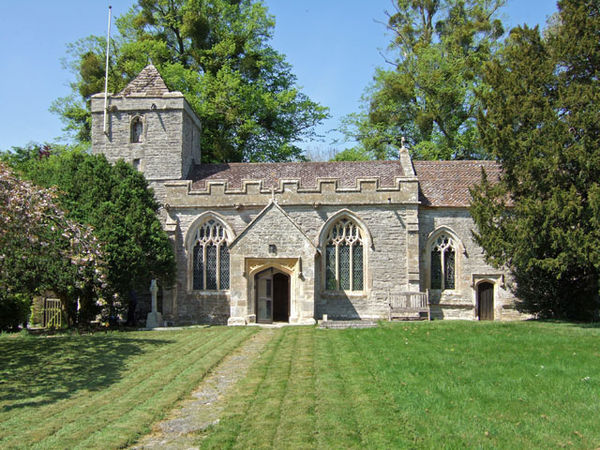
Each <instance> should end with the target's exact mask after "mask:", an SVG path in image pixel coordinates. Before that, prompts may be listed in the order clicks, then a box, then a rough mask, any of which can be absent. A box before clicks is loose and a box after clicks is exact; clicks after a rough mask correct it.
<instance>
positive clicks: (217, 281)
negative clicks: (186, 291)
mask: <svg viewBox="0 0 600 450" xmlns="http://www.w3.org/2000/svg"><path fill="white" fill-rule="evenodd" d="M192 269H193V270H192V278H193V282H192V286H193V288H194V289H196V290H203V289H207V290H220V289H229V279H230V276H229V249H228V248H227V242H226V233H225V229H224V228H223V226H222V225H221V224H220V223H219V222H217V221H216V220H214V219H210V220H208V221H206V222H205V223H203V224H202V225H201V226H200V227H199V228H198V230H197V231H196V236H195V240H194V247H193V261H192Z"/></svg>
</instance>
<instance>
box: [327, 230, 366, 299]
mask: <svg viewBox="0 0 600 450" xmlns="http://www.w3.org/2000/svg"><path fill="white" fill-rule="evenodd" d="M363 248H364V247H363V238H362V235H361V232H360V228H359V227H358V226H357V225H356V224H355V223H354V222H353V221H351V220H350V219H346V218H344V219H341V220H339V221H338V222H336V223H335V224H334V225H333V226H332V227H331V230H330V231H329V235H328V236H327V245H326V247H325V287H326V289H327V290H329V291H335V290H344V291H361V290H363V284H364V283H363V278H364V275H363V273H364V265H363V260H364V257H363Z"/></svg>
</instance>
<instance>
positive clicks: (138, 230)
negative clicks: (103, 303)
mask: <svg viewBox="0 0 600 450" xmlns="http://www.w3.org/2000/svg"><path fill="white" fill-rule="evenodd" d="M22 167H23V166H22ZM25 171H26V175H27V176H28V177H30V178H31V179H32V180H34V182H36V183H38V184H40V185H42V186H57V187H58V189H60V194H59V201H60V204H61V206H62V207H63V208H64V209H65V210H66V211H68V216H69V217H70V218H72V219H73V220H77V221H78V222H81V223H86V224H89V225H91V226H92V227H93V228H94V234H95V235H96V236H97V238H98V240H100V241H101V242H103V243H104V249H105V261H106V269H107V276H106V281H107V286H106V289H105V292H106V293H108V294H110V295H105V297H106V298H109V299H115V300H116V302H117V303H118V304H117V303H115V304H114V305H112V306H114V307H115V308H116V307H117V306H121V307H122V308H125V307H126V306H127V304H128V301H129V297H130V293H131V291H136V290H137V291H140V290H142V291H144V292H145V291H146V290H147V288H148V286H149V285H150V281H151V280H152V279H153V278H156V279H159V280H160V282H161V284H162V285H163V286H170V285H171V284H172V283H173V281H174V277H175V257H174V254H173V249H172V247H171V244H170V242H169V239H168V237H167V235H166V233H165V232H164V231H163V229H162V226H161V224H160V221H159V219H158V217H157V211H158V204H157V202H156V200H155V198H154V194H153V192H152V190H151V189H150V188H149V187H148V183H147V181H146V179H145V178H144V176H143V175H142V174H141V173H140V172H137V171H136V170H135V169H134V168H133V167H132V166H131V165H129V164H126V163H125V162H123V161H117V162H116V163H115V164H114V165H111V164H110V163H109V162H108V161H107V160H106V158H105V157H104V155H89V154H86V153H83V152H80V151H63V152H61V153H59V154H56V155H50V156H49V157H47V158H43V159H41V160H40V159H34V160H32V161H31V162H30V163H29V165H28V166H27V167H26V168H25ZM115 294H116V297H115Z"/></svg>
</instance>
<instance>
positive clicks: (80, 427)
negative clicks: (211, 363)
mask: <svg viewBox="0 0 600 450" xmlns="http://www.w3.org/2000/svg"><path fill="white" fill-rule="evenodd" d="M238 333H239V331H237V330H234V329H231V330H230V331H228V332H226V333H223V335H221V336H220V337H221V339H222V341H221V342H218V343H216V344H214V340H210V341H207V342H206V343H205V344H204V345H201V346H199V347H198V348H196V349H192V350H191V351H189V352H188V353H186V354H185V355H183V354H181V353H180V358H178V359H175V360H173V362H172V363H171V364H170V365H167V366H164V367H162V368H160V369H158V370H156V371H154V373H152V375H150V376H148V377H145V378H143V379H142V380H140V381H139V382H138V384H137V385H135V386H134V387H132V388H131V389H130V390H129V391H128V392H127V393H125V394H123V395H120V396H118V397H117V398H114V399H113V400H112V401H111V402H110V403H107V404H105V405H103V406H102V407H100V408H96V409H95V410H94V414H93V415H91V416H89V417H87V418H81V417H80V416H79V415H73V416H71V417H70V418H69V419H70V420H69V423H68V424H66V425H63V426H62V427H61V428H60V429H59V430H57V432H56V433H55V434H53V435H49V436H47V437H45V438H44V439H43V440H42V441H40V445H41V446H42V447H47V446H54V445H55V443H57V442H64V443H66V444H67V445H68V446H70V447H71V446H75V445H77V443H78V442H80V441H82V440H84V439H86V438H87V437H88V436H89V435H90V434H92V433H94V432H96V431H98V430H101V429H102V428H103V427H106V426H108V424H110V423H111V422H113V421H114V420H122V419H121V418H124V417H126V416H127V414H128V412H129V411H131V410H132V409H137V408H139V407H140V405H141V404H143V402H144V401H146V399H147V398H152V397H153V396H154V395H156V392H157V391H158V392H160V391H161V390H162V389H164V386H165V385H170V384H171V382H172V381H173V380H174V379H176V378H177V377H178V376H179V375H180V374H181V373H182V372H183V371H185V367H186V366H187V365H188V364H189V361H190V360H192V361H194V360H198V359H200V358H212V357H214V355H217V356H216V359H217V360H219V359H220V358H221V357H222V348H227V343H228V342H229V341H230V340H236V337H237V336H238ZM115 412H118V414H115ZM166 412H168V411H165V412H164V413H166Z"/></svg>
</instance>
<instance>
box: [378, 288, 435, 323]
mask: <svg viewBox="0 0 600 450" xmlns="http://www.w3.org/2000/svg"><path fill="white" fill-rule="evenodd" d="M388 305H389V313H388V320H389V321H390V322H391V321H392V320H393V319H400V320H421V319H425V318H426V319H427V320H431V315H430V312H429V292H399V293H397V294H389V296H388Z"/></svg>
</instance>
